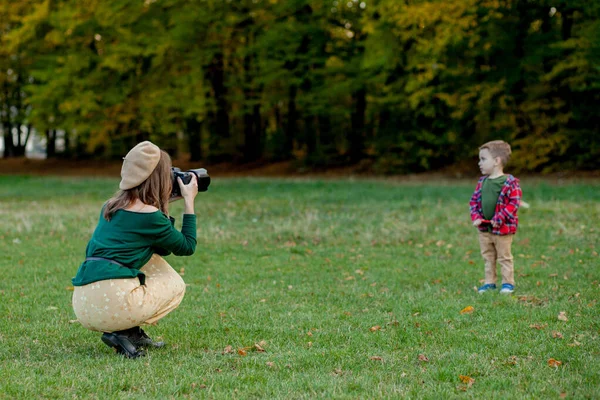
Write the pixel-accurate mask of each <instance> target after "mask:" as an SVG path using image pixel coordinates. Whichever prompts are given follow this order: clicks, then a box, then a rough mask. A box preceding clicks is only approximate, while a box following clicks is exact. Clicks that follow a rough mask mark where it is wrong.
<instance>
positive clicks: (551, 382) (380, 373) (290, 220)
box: [0, 176, 600, 399]
mask: <svg viewBox="0 0 600 400" xmlns="http://www.w3.org/2000/svg"><path fill="white" fill-rule="evenodd" d="M521 184H522V187H523V191H524V197H525V200H527V202H528V203H529V204H530V205H531V207H530V208H529V209H523V210H521V212H520V221H521V222H520V224H521V225H520V230H519V232H518V234H517V236H516V237H515V241H514V244H513V254H514V256H515V268H516V285H517V289H516V291H515V293H514V294H513V295H500V294H499V293H497V292H495V293H486V294H484V295H480V294H478V293H476V292H475V290H474V287H476V286H478V285H480V282H481V278H482V277H483V262H482V260H481V257H480V255H479V245H478V242H477V232H476V230H475V228H473V227H472V226H471V223H470V218H469V215H468V200H469V197H470V195H471V193H472V190H473V188H474V185H475V182H474V181H473V182H471V181H460V182H446V183H443V182H430V183H399V182H394V181H386V180H380V181H368V180H349V179H346V180H343V179H341V180H330V181H329V180H328V181H323V180H316V179H313V180H293V179H288V180H285V179H258V178H255V179H242V178H236V179H214V180H213V184H212V186H211V188H210V190H209V191H208V192H207V193H204V194H200V195H199V196H198V198H197V200H196V204H197V207H196V212H197V215H198V217H199V220H198V248H197V252H196V254H194V255H193V256H191V257H174V256H169V257H167V261H169V262H170V263H171V265H172V266H173V267H174V268H175V269H176V270H177V271H181V272H182V274H183V278H184V280H185V281H186V283H187V284H188V285H189V286H188V289H187V293H186V296H185V298H184V300H183V303H182V304H181V306H180V307H179V308H178V309H177V310H176V311H174V312H173V313H172V314H170V315H169V316H167V317H166V318H164V319H163V320H161V321H160V323H159V324H158V325H157V326H154V327H148V328H147V329H146V331H147V332H148V333H149V334H150V335H151V336H152V337H154V338H162V339H163V340H165V341H166V342H167V343H168V345H167V347H166V348H164V349H159V350H155V351H150V352H149V355H148V356H147V357H145V358H143V359H137V360H128V359H124V358H122V357H120V356H117V355H116V354H114V353H113V352H112V350H111V349H110V348H108V347H107V346H105V345H104V344H102V342H101V341H100V334H99V333H96V332H90V331H87V330H86V329H84V328H82V327H81V326H80V325H79V324H78V323H77V322H76V321H75V316H74V314H73V311H72V309H71V295H72V286H71V281H70V279H71V278H72V277H73V276H74V274H75V272H76V270H77V267H78V265H79V264H80V263H81V261H82V259H83V257H84V251H85V245H86V243H87V240H88V239H89V237H90V235H91V234H92V231H93V229H94V227H95V224H96V221H97V217H98V212H99V207H100V206H101V205H102V203H103V201H104V200H106V199H107V198H108V197H110V195H111V194H112V193H113V191H114V190H115V189H116V187H117V181H116V180H115V179H93V178H72V177H71V178H59V177H26V176H0V271H1V273H2V278H1V280H0V398H26V399H33V398H133V399H135V398H140V399H145V398H160V399H163V398H315V397H319V398H398V397H406V398H431V399H440V398H463V397H467V398H562V397H566V398H599V397H600V367H599V365H600V340H599V335H600V312H599V301H600V269H599V268H598V267H599V264H600V263H599V261H600V257H599V256H598V252H599V251H600V250H599V249H598V243H599V239H600V227H599V226H598V221H600V185H598V183H597V182H587V183H568V182H567V183H563V184H549V183H544V182H543V181H541V180H531V181H527V180H524V181H522V183H521ZM180 203H181V202H180ZM181 212H182V204H178V203H174V204H173V205H172V207H171V214H172V215H174V216H175V217H176V218H177V222H178V223H177V226H180V225H179V224H180V223H181ZM469 306H470V307H472V308H473V310H472V312H464V313H461V311H462V310H464V309H465V308H467V307H469ZM559 316H560V317H559ZM261 349H263V350H264V351H261ZM553 360H555V361H553Z"/></svg>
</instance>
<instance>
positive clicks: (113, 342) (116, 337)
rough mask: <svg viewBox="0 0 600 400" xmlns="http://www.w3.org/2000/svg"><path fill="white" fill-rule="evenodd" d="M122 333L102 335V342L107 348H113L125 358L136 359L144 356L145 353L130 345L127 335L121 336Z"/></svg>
mask: <svg viewBox="0 0 600 400" xmlns="http://www.w3.org/2000/svg"><path fill="white" fill-rule="evenodd" d="M122 332H123V331H119V332H112V333H106V332H105V333H103V334H102V341H103V342H104V344H106V345H107V346H108V347H112V348H114V349H115V350H116V351H117V353H119V354H122V355H124V356H125V357H127V358H138V357H142V356H145V355H146V353H145V352H144V351H142V350H138V349H137V348H136V346H135V345H134V344H133V343H132V341H131V339H130V338H129V336H128V335H126V334H122Z"/></svg>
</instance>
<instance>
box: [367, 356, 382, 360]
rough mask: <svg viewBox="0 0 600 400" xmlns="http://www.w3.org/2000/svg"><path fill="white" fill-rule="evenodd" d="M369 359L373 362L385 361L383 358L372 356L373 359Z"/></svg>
mask: <svg viewBox="0 0 600 400" xmlns="http://www.w3.org/2000/svg"><path fill="white" fill-rule="evenodd" d="M369 359H371V360H373V361H383V358H381V357H379V356H371V357H369Z"/></svg>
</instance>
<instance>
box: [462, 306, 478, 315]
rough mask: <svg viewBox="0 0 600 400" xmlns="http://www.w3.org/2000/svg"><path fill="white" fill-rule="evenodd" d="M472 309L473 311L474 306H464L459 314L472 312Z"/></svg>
mask: <svg viewBox="0 0 600 400" xmlns="http://www.w3.org/2000/svg"><path fill="white" fill-rule="evenodd" d="M473 311H475V308H473V306H467V307H465V308H463V309H462V310H460V313H461V314H472V313H473Z"/></svg>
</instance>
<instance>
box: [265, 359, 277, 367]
mask: <svg viewBox="0 0 600 400" xmlns="http://www.w3.org/2000/svg"><path fill="white" fill-rule="evenodd" d="M266 364H267V367H269V368H273V367H274V366H275V363H274V362H273V361H267V362H266Z"/></svg>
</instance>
